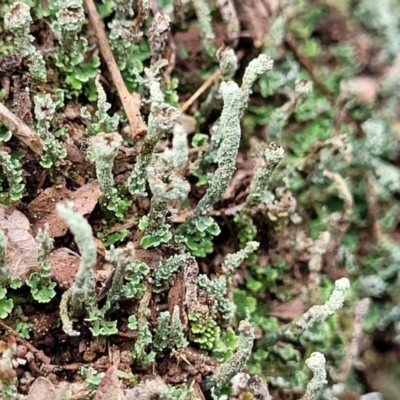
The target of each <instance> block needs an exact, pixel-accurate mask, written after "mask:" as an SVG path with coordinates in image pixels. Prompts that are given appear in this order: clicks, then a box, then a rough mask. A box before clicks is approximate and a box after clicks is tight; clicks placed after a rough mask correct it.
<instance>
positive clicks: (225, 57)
mask: <svg viewBox="0 0 400 400" xmlns="http://www.w3.org/2000/svg"><path fill="white" fill-rule="evenodd" d="M217 57H218V59H219V68H220V70H221V75H222V78H223V79H224V81H230V80H232V79H233V77H234V76H235V73H236V70H237V69H238V61H237V57H236V55H235V52H234V51H233V50H232V49H231V48H229V47H225V46H224V47H221V48H220V49H218V51H217Z"/></svg>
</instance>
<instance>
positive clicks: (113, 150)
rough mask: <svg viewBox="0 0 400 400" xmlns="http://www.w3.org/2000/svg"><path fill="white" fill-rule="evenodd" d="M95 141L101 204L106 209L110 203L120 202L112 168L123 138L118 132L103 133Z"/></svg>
mask: <svg viewBox="0 0 400 400" xmlns="http://www.w3.org/2000/svg"><path fill="white" fill-rule="evenodd" d="M93 140H94V145H93V150H94V155H95V163H96V175H97V179H98V181H99V183H100V188H101V197H100V203H101V204H102V205H103V206H104V207H108V205H109V204H110V203H117V202H118V200H119V198H118V194H117V190H116V189H115V188H114V187H113V186H114V176H113V173H112V168H113V163H114V159H115V156H116V155H117V153H118V148H119V147H120V146H121V144H122V137H121V135H120V134H119V133H117V132H112V133H103V132H101V133H98V134H97V135H96V136H95V137H94V139H93Z"/></svg>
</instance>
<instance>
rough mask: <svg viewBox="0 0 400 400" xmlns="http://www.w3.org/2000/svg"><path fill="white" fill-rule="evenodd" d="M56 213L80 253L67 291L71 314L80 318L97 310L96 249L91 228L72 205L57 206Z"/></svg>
mask: <svg viewBox="0 0 400 400" xmlns="http://www.w3.org/2000/svg"><path fill="white" fill-rule="evenodd" d="M56 208H57V212H58V213H59V215H60V216H61V217H62V218H63V219H64V220H65V222H66V223H67V225H68V227H69V229H70V231H71V232H72V233H73V235H74V238H75V241H76V244H77V245H78V248H79V251H80V253H81V263H80V265H79V269H78V272H77V273H76V278H75V282H74V284H73V285H72V286H71V288H70V289H69V291H70V293H71V300H70V302H69V304H70V309H71V311H72V313H73V314H74V315H76V316H81V315H83V314H84V313H85V311H86V310H94V309H97V301H96V291H95V279H94V271H93V267H94V264H95V262H96V254H97V248H96V244H95V243H94V241H93V234H92V228H91V227H90V225H89V223H88V222H87V220H86V219H85V218H84V217H83V216H82V215H79V214H77V213H75V212H74V211H73V204H72V203H68V204H67V205H63V204H57V207H56Z"/></svg>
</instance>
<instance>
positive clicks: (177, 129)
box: [171, 122, 189, 171]
mask: <svg viewBox="0 0 400 400" xmlns="http://www.w3.org/2000/svg"><path fill="white" fill-rule="evenodd" d="M171 153H172V156H171V158H172V164H173V165H174V168H175V170H176V171H182V170H184V169H185V168H186V167H187V165H188V163H189V145H188V140H187V133H186V130H185V128H184V127H183V125H181V124H180V123H179V122H177V123H176V124H175V126H174V131H173V138H172V152H171Z"/></svg>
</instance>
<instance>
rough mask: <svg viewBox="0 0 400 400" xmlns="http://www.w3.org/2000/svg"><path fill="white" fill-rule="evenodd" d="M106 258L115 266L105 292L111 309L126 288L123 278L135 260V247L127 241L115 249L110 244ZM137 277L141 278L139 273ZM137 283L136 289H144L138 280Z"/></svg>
mask: <svg viewBox="0 0 400 400" xmlns="http://www.w3.org/2000/svg"><path fill="white" fill-rule="evenodd" d="M106 260H107V261H108V262H109V263H111V264H112V265H113V266H114V268H115V271H114V276H113V280H112V283H111V287H110V290H109V291H108V293H107V302H108V303H109V304H110V308H111V309H115V308H118V301H119V300H120V299H121V298H122V297H124V296H125V294H126V293H125V290H124V289H126V288H125V286H124V280H125V278H126V275H127V272H128V271H129V269H130V268H129V267H130V266H132V265H133V264H134V263H135V261H136V259H135V248H134V247H133V244H132V243H128V244H127V245H126V247H124V248H119V249H115V248H114V246H111V249H110V250H108V251H107V252H106ZM136 272H139V271H136ZM137 275H139V274H136V276H137ZM139 278H141V276H140V275H139ZM138 285H141V286H140V287H138V289H144V285H143V284H140V283H139V282H138ZM135 294H136V293H135Z"/></svg>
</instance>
